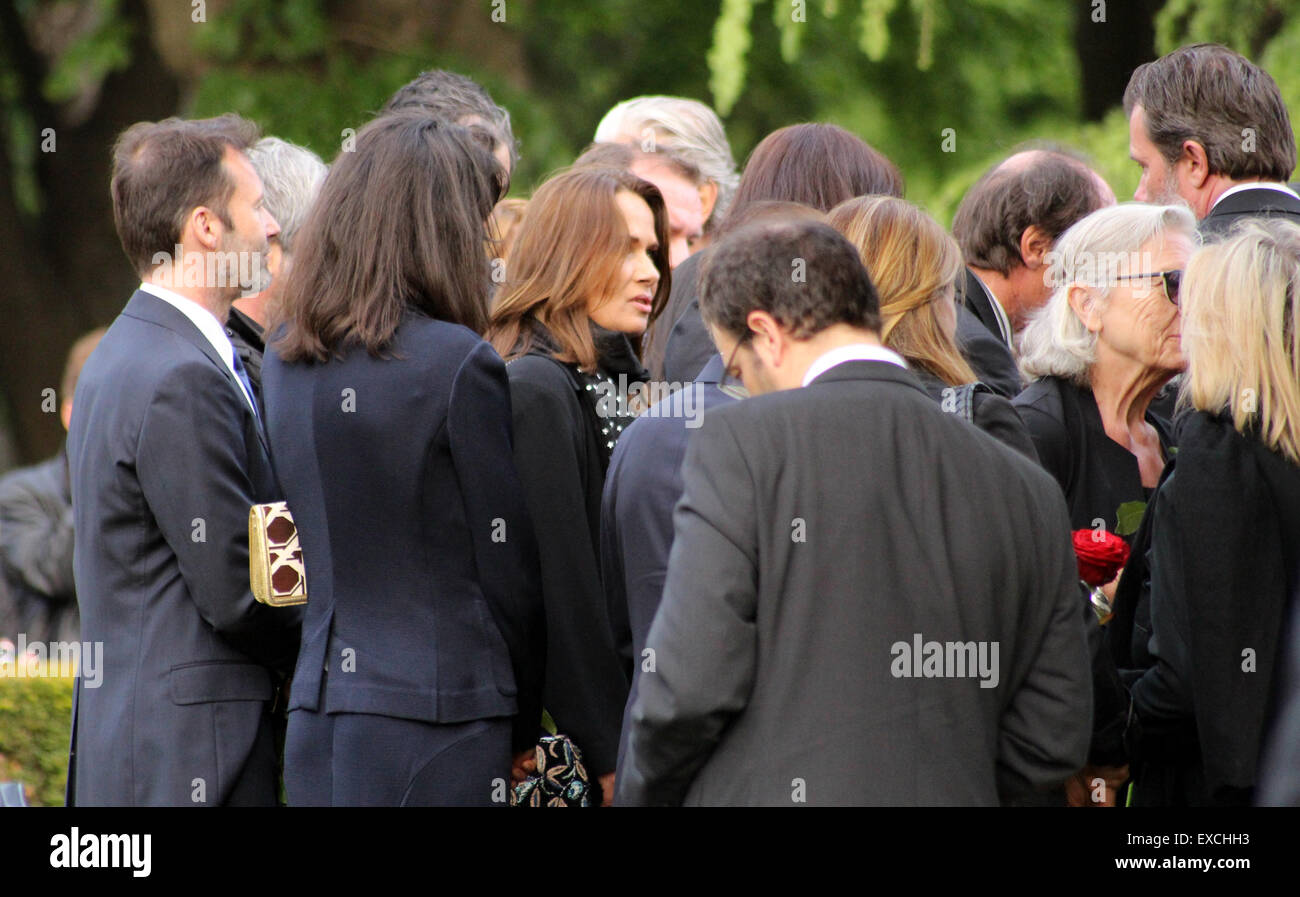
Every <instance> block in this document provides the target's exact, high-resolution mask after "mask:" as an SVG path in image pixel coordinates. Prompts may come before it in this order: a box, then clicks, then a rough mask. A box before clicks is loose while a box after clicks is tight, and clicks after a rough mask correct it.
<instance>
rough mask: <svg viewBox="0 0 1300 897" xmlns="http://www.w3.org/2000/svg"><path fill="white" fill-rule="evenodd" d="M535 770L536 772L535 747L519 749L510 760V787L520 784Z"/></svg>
mask: <svg viewBox="0 0 1300 897" xmlns="http://www.w3.org/2000/svg"><path fill="white" fill-rule="evenodd" d="M535 772H537V749H536V748H529V749H528V750H526V751H520V752H519V753H517V754H515V756H514V759H512V760H511V761H510V787H511V788H513V787H514V786H515V785H518V784H520V783H521V782H523V780H524V779H526V778H528V777H529V776H530V775H532V774H533V773H535Z"/></svg>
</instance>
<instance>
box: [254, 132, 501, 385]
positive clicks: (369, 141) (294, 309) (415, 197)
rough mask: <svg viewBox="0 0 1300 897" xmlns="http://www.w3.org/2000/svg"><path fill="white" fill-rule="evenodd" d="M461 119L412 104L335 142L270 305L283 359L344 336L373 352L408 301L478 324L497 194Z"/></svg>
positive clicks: (302, 356) (333, 349)
mask: <svg viewBox="0 0 1300 897" xmlns="http://www.w3.org/2000/svg"><path fill="white" fill-rule="evenodd" d="M486 154H487V150H485V149H484V148H483V147H482V146H481V145H480V144H479V143H478V142H476V141H475V140H474V138H473V137H472V136H470V134H469V132H468V131H466V129H464V128H462V127H460V126H458V125H453V124H448V123H446V122H442V121H439V120H437V119H434V118H430V117H429V116H428V115H424V114H421V113H418V112H397V113H391V114H387V115H381V116H380V117H379V118H377V119H375V120H374V121H372V122H370V123H369V124H367V125H366V126H365V127H364V128H362V129H361V131H360V132H359V133H358V134H357V142H356V148H355V149H354V150H353V151H351V152H342V153H339V155H338V157H337V158H336V159H335V161H334V164H333V166H331V168H330V172H329V174H328V175H327V176H326V178H325V183H324V184H322V185H321V190H320V194H319V196H318V197H317V199H316V202H315V204H314V205H313V206H312V211H311V214H310V215H309V216H308V218H307V221H306V222H305V223H304V224H303V227H302V230H301V231H300V232H299V236H298V239H297V250H296V251H295V253H294V263H293V268H292V269H291V270H290V273H289V276H288V278H287V279H286V281H285V285H284V293H283V296H282V298H281V303H280V307H279V309H278V311H277V313H276V315H275V318H276V321H275V322H274V323H273V325H272V328H274V326H276V325H277V324H278V323H280V322H283V323H284V324H286V325H287V326H286V329H285V332H284V333H283V335H282V336H281V337H279V338H278V339H277V340H276V350H277V351H278V352H279V354H280V356H281V357H282V358H284V359H285V360H286V361H326V360H328V359H329V358H330V357H331V356H332V355H335V354H338V353H339V352H340V351H341V350H342V349H343V347H344V345H345V343H356V344H360V345H362V346H364V347H365V348H366V350H367V351H368V352H370V354H371V355H375V356H380V355H381V354H382V353H383V351H384V350H385V348H386V347H387V346H388V344H389V341H390V340H391V339H392V336H393V333H394V332H395V331H396V330H397V326H398V324H399V323H401V320H402V316H403V315H404V314H405V313H406V312H407V310H408V309H413V310H415V311H418V312H422V313H423V314H426V315H428V316H429V317H432V318H436V319H438V320H441V321H449V322H451V323H453V324H462V325H464V326H466V327H468V328H470V329H471V330H473V331H475V332H476V333H482V332H483V330H484V328H485V327H486V324H487V294H488V281H489V270H488V260H487V256H486V255H485V254H484V252H483V242H484V240H485V239H486V236H487V233H486V226H485V221H486V220H487V217H488V215H490V214H491V212H492V206H493V204H494V203H495V202H496V200H497V184H496V182H495V181H494V180H493V179H492V177H491V176H490V175H489V174H488V172H489V171H490V169H489V168H488V167H487V166H486V165H485V164H484V160H483V156H484V155H486Z"/></svg>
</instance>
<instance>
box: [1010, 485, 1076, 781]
mask: <svg viewBox="0 0 1300 897" xmlns="http://www.w3.org/2000/svg"><path fill="white" fill-rule="evenodd" d="M1044 498H1045V499H1046V500H1045V501H1042V502H1040V503H1039V506H1040V510H1041V513H1040V514H1039V515H1038V516H1039V517H1040V518H1041V519H1042V522H1043V524H1044V525H1042V526H1039V527H1037V528H1036V531H1037V532H1038V533H1039V534H1040V535H1039V536H1038V539H1037V542H1038V545H1037V547H1036V551H1035V552H1034V554H1033V555H1032V556H1033V557H1035V558H1036V559H1037V561H1036V563H1035V575H1034V576H1032V577H1030V578H1029V584H1030V585H1029V594H1027V595H1025V596H1022V601H1025V602H1027V603H1028V604H1030V605H1032V604H1035V603H1038V602H1049V603H1050V606H1051V610H1050V613H1049V615H1048V616H1047V618H1046V625H1045V626H1044V627H1043V629H1042V631H1041V635H1040V637H1039V639H1038V644H1037V645H1036V646H1035V645H1034V644H1033V643H1032V642H1030V643H1028V644H1027V645H1026V647H1027V648H1028V649H1029V650H1030V651H1031V652H1032V658H1033V659H1032V660H1031V661H1030V666H1029V669H1028V671H1027V674H1026V675H1025V677H1024V679H1023V680H1022V681H1021V683H1020V685H1019V687H1018V688H1017V689H1016V692H1015V693H1014V694H1013V695H1012V696H1011V699H1010V701H1009V702H1008V704H1007V706H1006V707H1005V709H1004V710H1003V712H1002V726H1001V734H1000V737H999V746H998V780H999V785H1000V789H1001V790H1002V792H1003V797H1004V799H1006V798H1007V797H1008V792H1015V791H1017V790H1021V789H1025V788H1026V787H1028V788H1031V789H1037V788H1044V787H1050V786H1054V785H1059V784H1060V783H1061V782H1063V781H1064V780H1065V779H1066V778H1067V777H1069V776H1070V775H1071V774H1073V773H1074V772H1077V771H1078V770H1079V768H1080V767H1082V766H1083V764H1084V762H1085V761H1086V760H1087V756H1088V744H1089V741H1090V738H1091V735H1092V674H1091V664H1090V662H1089V657H1088V647H1087V638H1086V631H1085V627H1084V621H1083V619H1082V618H1081V617H1080V608H1079V574H1078V566H1077V562H1076V561H1075V557H1074V549H1073V548H1072V546H1071V544H1070V538H1069V535H1068V534H1069V532H1070V523H1069V519H1068V518H1067V517H1066V513H1065V503H1064V501H1063V500H1062V499H1061V498H1060V496H1057V495H1055V494H1047V495H1045V496H1044ZM1053 521H1055V522H1053ZM1027 617H1028V618H1032V617H1029V615H1026V616H1022V618H1021V619H1022V620H1023V619H1026V618H1027Z"/></svg>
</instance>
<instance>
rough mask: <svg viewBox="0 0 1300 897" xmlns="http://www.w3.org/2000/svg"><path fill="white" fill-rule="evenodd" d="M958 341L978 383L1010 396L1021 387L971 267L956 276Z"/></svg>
mask: <svg viewBox="0 0 1300 897" xmlns="http://www.w3.org/2000/svg"><path fill="white" fill-rule="evenodd" d="M956 293H957V345H958V346H959V347H960V348H961V352H962V355H964V356H965V358H966V361H967V362H968V363H969V364H970V366H971V368H973V369H974V371H975V376H976V377H978V378H979V380H980V382H981V383H984V384H985V385H986V386H988V387H989V388H991V389H992V390H993V391H994V392H996V393H998V395H1001V396H1005V397H1006V398H1008V399H1010V398H1013V397H1015V396H1016V395H1017V394H1018V393H1019V392H1020V390H1021V389H1022V388H1023V384H1022V382H1021V379H1020V371H1019V370H1018V369H1017V368H1016V361H1015V358H1014V357H1013V356H1012V354H1011V348H1010V347H1009V346H1008V345H1007V343H1006V341H1005V340H1004V339H1002V331H1001V330H999V329H998V320H997V316H996V315H995V314H994V313H993V306H992V305H990V304H989V297H988V295H987V294H986V293H985V292H984V285H983V284H981V283H980V281H979V278H977V277H976V276H975V273H974V272H973V271H971V269H970V268H962V273H961V275H959V276H958V278H957V285H956Z"/></svg>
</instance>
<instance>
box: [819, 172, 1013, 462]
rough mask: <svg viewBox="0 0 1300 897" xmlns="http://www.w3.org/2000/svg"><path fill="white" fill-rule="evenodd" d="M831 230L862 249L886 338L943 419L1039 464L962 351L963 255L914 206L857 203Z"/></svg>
mask: <svg viewBox="0 0 1300 897" xmlns="http://www.w3.org/2000/svg"><path fill="white" fill-rule="evenodd" d="M828 220H829V222H830V225H831V226H832V227H834V228H835V229H836V230H838V231H839V232H840V233H842V234H843V235H844V236H845V237H847V238H848V240H849V242H850V243H852V244H853V245H854V246H856V247H857V249H858V254H859V255H860V256H861V258H862V263H863V264H864V265H866V267H867V271H868V272H869V273H870V274H871V282H872V283H873V284H875V287H876V291H877V293H878V294H879V296H880V317H881V321H882V327H881V337H882V339H883V341H884V344H885V345H886V346H888V347H889V348H891V349H893V350H894V351H895V352H897V353H898V354H899V355H902V356H903V358H904V359H905V360H906V361H907V365H908V367H909V368H910V369H911V370H912V373H914V374H915V375H916V376H917V378H918V379H919V380H920V381H921V385H922V386H924V387H925V389H926V391H927V392H929V393H930V395H931V397H932V398H933V399H934V400H935V401H936V402H938V403H939V404H940V406H941V407H943V409H944V410H945V411H951V412H953V413H955V414H961V415H963V416H964V417H966V419H967V420H970V421H972V422H973V423H974V424H975V426H977V427H979V428H980V429H981V430H984V431H985V432H986V433H988V434H989V435H990V436H993V437H994V438H996V439H998V440H1000V441H1001V442H1003V443H1004V444H1006V445H1008V446H1010V447H1011V448H1013V449H1015V450H1016V451H1018V452H1021V453H1022V454H1024V455H1026V456H1028V457H1029V458H1032V459H1034V460H1035V461H1036V460H1038V456H1037V454H1035V452H1034V445H1033V442H1032V441H1031V440H1030V438H1029V432H1028V431H1027V430H1026V429H1025V425H1024V423H1023V422H1022V421H1021V420H1020V417H1019V415H1018V414H1016V410H1015V409H1014V408H1013V407H1012V406H1011V403H1010V402H1008V401H1007V400H1006V399H1004V398H1002V397H1001V396H999V395H996V394H995V393H993V392H992V391H991V390H989V389H988V388H987V387H985V386H984V385H983V384H979V383H976V377H975V372H974V371H972V370H971V368H970V365H969V364H967V363H966V360H965V359H964V358H963V357H962V354H961V351H960V350H959V349H958V348H957V343H956V340H955V338H954V334H955V332H956V329H957V307H956V302H955V298H954V284H955V283H956V281H957V275H958V274H959V273H960V272H961V270H962V260H961V250H960V249H959V248H958V247H957V241H956V240H954V239H953V238H952V237H951V236H949V235H948V234H947V233H946V232H945V231H944V229H943V228H942V227H940V226H939V223H938V222H937V221H935V220H934V219H933V218H931V217H930V216H929V215H927V214H925V212H923V211H921V210H920V209H919V208H917V207H916V206H914V205H912V204H911V203H910V202H906V201H904V200H901V199H895V198H894V197H892V196H859V197H856V198H854V199H849V200H846V201H844V202H842V203H840V204H839V205H837V206H836V207H835V208H833V209H831V211H830V213H829V215H828Z"/></svg>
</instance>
